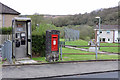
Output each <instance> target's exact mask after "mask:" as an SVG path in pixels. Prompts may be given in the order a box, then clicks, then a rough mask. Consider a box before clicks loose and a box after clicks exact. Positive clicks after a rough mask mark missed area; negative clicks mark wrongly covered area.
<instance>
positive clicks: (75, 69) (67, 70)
mask: <svg viewBox="0 0 120 80" xmlns="http://www.w3.org/2000/svg"><path fill="white" fill-rule="evenodd" d="M110 70H118V62H117V61H106V62H79V63H59V64H45V65H26V66H17V67H15V66H8V67H3V68H2V77H3V78H35V77H49V76H60V75H71V74H81V73H91V72H99V71H110Z"/></svg>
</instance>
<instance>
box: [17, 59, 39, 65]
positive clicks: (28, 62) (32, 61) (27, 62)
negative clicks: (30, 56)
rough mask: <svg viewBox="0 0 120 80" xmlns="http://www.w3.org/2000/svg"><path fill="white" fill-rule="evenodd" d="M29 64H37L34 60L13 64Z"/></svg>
mask: <svg viewBox="0 0 120 80" xmlns="http://www.w3.org/2000/svg"><path fill="white" fill-rule="evenodd" d="M30 63H37V61H34V60H21V61H16V62H15V64H30Z"/></svg>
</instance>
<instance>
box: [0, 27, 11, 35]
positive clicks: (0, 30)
mask: <svg viewBox="0 0 120 80" xmlns="http://www.w3.org/2000/svg"><path fill="white" fill-rule="evenodd" d="M0 34H12V27H2V28H0Z"/></svg>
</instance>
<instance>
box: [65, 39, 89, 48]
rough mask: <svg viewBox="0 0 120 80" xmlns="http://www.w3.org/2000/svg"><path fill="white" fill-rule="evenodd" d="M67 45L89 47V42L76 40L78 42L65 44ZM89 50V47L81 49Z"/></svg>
mask: <svg viewBox="0 0 120 80" xmlns="http://www.w3.org/2000/svg"><path fill="white" fill-rule="evenodd" d="M65 45H79V46H88V42H87V41H84V40H81V39H79V40H76V41H67V42H65ZM81 48H86V49H88V48H89V47H81Z"/></svg>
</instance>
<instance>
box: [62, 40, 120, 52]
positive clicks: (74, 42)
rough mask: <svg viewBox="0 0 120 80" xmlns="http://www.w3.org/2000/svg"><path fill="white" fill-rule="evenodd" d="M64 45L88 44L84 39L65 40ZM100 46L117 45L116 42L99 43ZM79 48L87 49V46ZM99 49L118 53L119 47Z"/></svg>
mask: <svg viewBox="0 0 120 80" xmlns="http://www.w3.org/2000/svg"><path fill="white" fill-rule="evenodd" d="M60 40H61V41H64V39H60ZM65 45H79V46H88V42H87V41H84V40H76V41H67V42H66V43H65ZM100 46H118V44H117V43H100ZM81 48H86V49H88V48H89V47H81ZM100 51H106V52H113V53H118V51H119V49H118V47H101V48H100Z"/></svg>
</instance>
